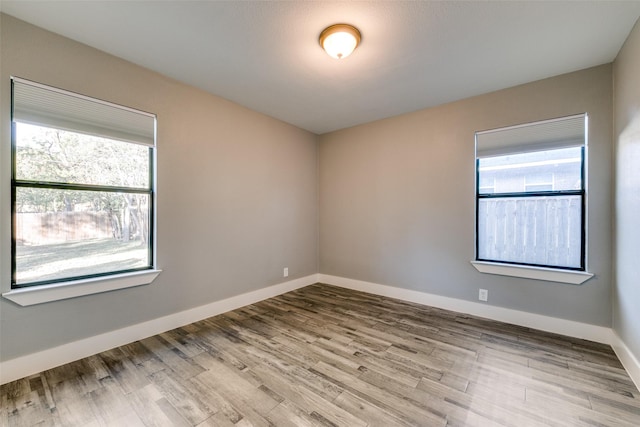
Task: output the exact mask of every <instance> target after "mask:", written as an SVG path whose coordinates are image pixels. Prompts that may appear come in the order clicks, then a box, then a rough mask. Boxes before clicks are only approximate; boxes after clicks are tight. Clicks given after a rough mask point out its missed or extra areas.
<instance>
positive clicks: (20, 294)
mask: <svg viewBox="0 0 640 427" xmlns="http://www.w3.org/2000/svg"><path fill="white" fill-rule="evenodd" d="M11 79H12V81H14V82H18V83H20V84H23V85H30V86H32V87H34V88H42V89H47V90H50V91H54V92H58V93H60V94H63V95H65V96H70V97H75V98H77V99H79V100H88V101H91V102H93V103H95V105H96V108H104V107H109V108H112V109H113V107H115V108H116V109H119V110H123V111H130V112H135V113H140V114H144V115H147V116H150V117H151V118H152V119H153V129H152V130H151V132H152V133H153V134H152V135H149V136H144V135H134V134H131V135H132V136H133V137H134V138H140V139H138V140H139V141H141V142H142V143H144V144H145V145H148V146H150V147H151V150H150V152H151V158H150V162H151V166H152V168H151V170H152V173H151V176H150V179H151V180H152V182H151V193H150V194H151V201H150V202H151V215H152V218H151V222H150V227H149V236H150V240H151V246H150V250H151V258H152V259H151V262H150V268H146V269H143V270H137V271H131V272H114V273H113V274H106V275H101V276H95V277H83V278H78V279H75V280H74V279H73V278H71V279H70V280H60V281H54V282H52V283H46V284H34V285H30V286H25V287H16V286H13V284H12V288H11V289H10V290H9V291H8V292H4V293H2V297H4V298H6V299H8V300H10V301H13V302H15V303H16V304H18V305H21V306H29V305H34V304H41V303H46V302H51V301H58V300H63V299H67V298H74V297H80V296H85V295H92V294H97V293H101V292H107V291H113V290H116V289H125V288H130V287H134V286H140V285H146V284H150V283H151V282H153V280H154V279H155V278H156V277H157V276H158V275H159V274H160V272H161V270H159V269H158V268H157V260H156V252H157V251H156V216H157V214H156V211H157V205H156V193H157V189H156V167H155V166H156V164H157V163H156V144H155V133H156V128H155V127H156V125H155V120H156V118H155V115H153V114H149V113H145V112H141V111H139V110H134V109H131V108H128V107H122V106H120V105H117V104H113V103H110V102H107V101H102V100H98V99H95V98H91V97H87V96H84V95H79V94H76V93H73V92H69V91H65V90H62V89H58V88H54V87H51V86H47V85H43V84H40V83H35V82H32V81H29V80H26V79H21V78H18V77H12V78H11ZM114 111H115V110H114ZM36 113H37V112H36ZM116 113H117V111H116ZM42 117H44V116H42ZM46 120H50V119H46ZM12 121H13V120H12ZM49 124H50V125H52V126H51V127H57V126H56V124H55V122H50V123H49ZM59 128H65V126H64V125H59ZM130 130H133V131H134V132H135V131H137V129H134V128H132V129H127V128H122V131H123V132H125V133H123V135H125V139H126V136H127V135H126V132H128V131H130ZM14 137H15V135H12V144H14V142H13V138H14ZM151 139H152V140H151ZM14 167H15V165H14V164H13V160H12V164H11V168H12V169H13V168H14ZM14 186H15V184H13V183H12V188H14ZM12 191H13V190H12ZM14 256H15V254H14V253H12V254H11V257H12V259H13V257H14ZM11 282H12V283H13V280H12V281H11Z"/></svg>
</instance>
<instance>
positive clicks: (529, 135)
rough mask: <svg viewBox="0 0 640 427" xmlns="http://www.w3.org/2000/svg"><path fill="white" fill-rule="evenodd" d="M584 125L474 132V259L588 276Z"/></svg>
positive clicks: (577, 119) (582, 120)
mask: <svg viewBox="0 0 640 427" xmlns="http://www.w3.org/2000/svg"><path fill="white" fill-rule="evenodd" d="M586 120H587V118H586V115H580V116H572V117H568V118H562V119H556V120H548V121H544V122H537V123H530V124H526V125H521V126H515V127H510V128H503V129H496V130H491V131H485V132H478V133H477V134H476V157H477V158H476V175H477V184H476V185H477V186H476V260H477V261H490V262H500V263H509V264H521V265H531V266H541V267H552V268H562V269H571V270H585V264H586V262H585V235H586V233H585V150H586ZM488 182H493V186H487V185H486V183H488Z"/></svg>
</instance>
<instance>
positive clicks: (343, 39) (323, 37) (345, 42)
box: [320, 24, 361, 59]
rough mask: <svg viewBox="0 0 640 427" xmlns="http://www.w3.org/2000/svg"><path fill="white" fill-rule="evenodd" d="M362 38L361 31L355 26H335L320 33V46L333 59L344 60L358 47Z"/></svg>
mask: <svg viewBox="0 0 640 427" xmlns="http://www.w3.org/2000/svg"><path fill="white" fill-rule="evenodd" d="M360 38H361V36H360V31H358V29H357V28H356V27H354V26H353V25H349V24H335V25H331V26H330V27H327V28H325V29H324V30H323V31H322V32H321V33H320V46H322V48H323V49H324V50H325V51H326V52H327V53H328V54H329V56H331V57H332V58H336V59H343V58H346V57H347V56H349V55H351V52H353V51H354V49H355V48H356V47H358V44H360Z"/></svg>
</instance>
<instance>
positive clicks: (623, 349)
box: [611, 331, 640, 390]
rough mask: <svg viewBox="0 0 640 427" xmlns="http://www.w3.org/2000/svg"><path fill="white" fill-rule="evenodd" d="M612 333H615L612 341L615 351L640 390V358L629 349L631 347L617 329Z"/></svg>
mask: <svg viewBox="0 0 640 427" xmlns="http://www.w3.org/2000/svg"><path fill="white" fill-rule="evenodd" d="M611 334H612V335H613V342H612V343H611V347H612V348H613V351H615V352H616V355H617V356H618V359H620V362H622V366H624V368H625V369H626V370H627V373H628V374H629V376H630V377H631V380H632V381H633V382H634V384H635V385H636V388H637V389H638V390H640V360H638V358H637V357H636V356H635V355H634V354H633V353H632V352H631V350H629V347H627V345H626V344H625V343H624V341H622V340H621V339H620V337H619V336H618V334H616V332H615V331H612V332H611Z"/></svg>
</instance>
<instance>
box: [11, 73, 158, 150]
mask: <svg viewBox="0 0 640 427" xmlns="http://www.w3.org/2000/svg"><path fill="white" fill-rule="evenodd" d="M13 120H15V121H20V122H25V123H30V124H36V125H41V126H48V127H54V128H57V129H64V130H68V131H75V132H80V133H85V134H90V135H95V136H101V137H105V138H111V139H117V140H122V141H128V142H135V143H138V144H143V145H148V146H153V145H154V141H155V117H154V116H153V115H151V114H148V113H144V112H141V111H136V110H133V109H130V108H126V107H121V106H118V105H115V104H111V103H108V102H98V101H95V100H90V99H87V98H85V97H82V96H79V95H76V94H74V93H71V92H66V91H63V90H60V89H54V88H47V87H45V86H43V85H39V84H31V83H29V82H28V81H25V80H22V79H15V78H14V79H13Z"/></svg>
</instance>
